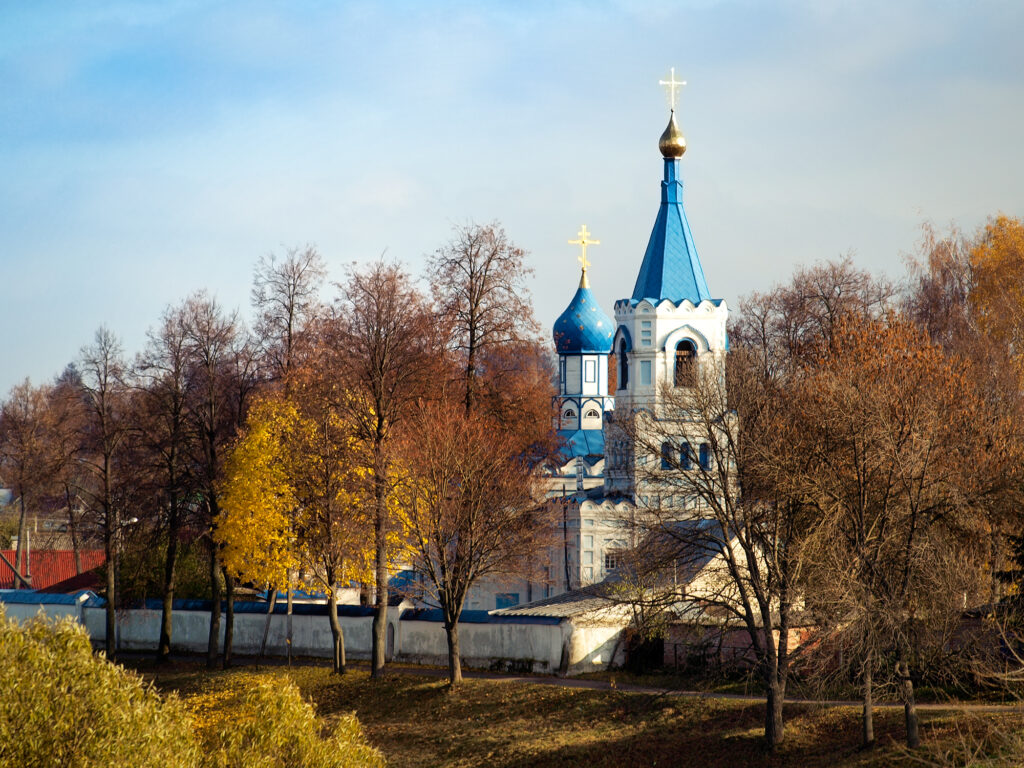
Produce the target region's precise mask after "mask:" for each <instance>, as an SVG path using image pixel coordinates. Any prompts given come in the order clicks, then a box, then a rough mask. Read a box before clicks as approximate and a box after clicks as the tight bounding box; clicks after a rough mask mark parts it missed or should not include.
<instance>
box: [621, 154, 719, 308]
mask: <svg viewBox="0 0 1024 768" xmlns="http://www.w3.org/2000/svg"><path fill="white" fill-rule="evenodd" d="M678 169H679V161H678V160H676V159H671V158H665V177H664V180H663V181H662V182H661V208H659V209H658V217H657V218H656V219H655V220H654V229H653V230H652V231H651V239H650V241H648V243H647V251H646V252H645V253H644V260H643V264H641V265H640V274H639V275H637V278H636V285H635V286H634V287H633V296H632V298H631V299H630V302H631V303H632V304H634V305H636V304H638V303H639V302H641V301H643V300H644V299H647V300H648V301H650V302H652V303H654V304H656V303H658V302H659V301H661V300H662V299H668V300H670V301H672V302H673V303H675V304H678V303H679V302H681V301H682V300H683V299H689V300H690V301H691V302H693V303H694V304H699V303H700V302H702V301H704V300H705V299H710V298H711V293H710V291H708V284H707V281H706V280H705V279H704V270H703V269H702V268H701V265H700V258H699V257H698V256H697V247H696V246H695V245H694V244H693V235H692V234H690V224H689V222H688V221H687V220H686V212H685V211H684V210H683V183H682V181H680V180H679V178H678Z"/></svg>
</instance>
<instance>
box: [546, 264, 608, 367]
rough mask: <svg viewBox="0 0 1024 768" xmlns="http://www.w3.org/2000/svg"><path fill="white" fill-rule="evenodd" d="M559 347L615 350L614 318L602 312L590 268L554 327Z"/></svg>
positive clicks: (577, 350) (571, 351)
mask: <svg viewBox="0 0 1024 768" xmlns="http://www.w3.org/2000/svg"><path fill="white" fill-rule="evenodd" d="M553 335H554V338H555V348H556V349H557V350H558V354H560V355H566V354H574V353H581V352H597V353H600V354H604V355H606V354H608V353H609V352H611V351H612V337H613V336H614V335H615V326H614V325H613V323H612V321H611V318H609V317H608V315H606V314H605V313H604V312H602V311H601V307H600V306H598V303H597V299H596V298H595V297H594V294H593V293H591V291H590V282H589V281H588V280H587V273H586V271H584V272H583V277H582V278H580V287H579V289H578V290H577V291H576V295H575V296H573V297H572V301H570V302H569V306H568V307H566V308H565V312H563V313H562V314H561V315H559V317H558V319H557V320H556V321H555V328H554V334H553Z"/></svg>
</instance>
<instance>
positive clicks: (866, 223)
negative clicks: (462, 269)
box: [0, 0, 1024, 397]
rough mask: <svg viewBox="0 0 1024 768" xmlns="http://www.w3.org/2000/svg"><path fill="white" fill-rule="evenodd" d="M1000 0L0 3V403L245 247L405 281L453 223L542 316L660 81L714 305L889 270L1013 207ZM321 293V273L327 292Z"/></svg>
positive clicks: (1015, 5) (242, 306)
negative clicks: (850, 266)
mask: <svg viewBox="0 0 1024 768" xmlns="http://www.w3.org/2000/svg"><path fill="white" fill-rule="evenodd" d="M1021 29H1024V3H1019V2H985V1H984V0H979V1H978V2H972V3H963V2H954V1H953V0H922V1H921V2H912V1H909V0H908V1H907V2H902V1H901V0H889V2H873V1H872V0H866V1H865V2H838V1H837V0H815V1H814V2H809V1H808V2H796V1H793V2H752V1H748V2H716V1H715V0H690V1H688V2H668V0H665V1H663V2H639V1H633V0H618V1H613V0H608V1H605V2H601V1H599V0H595V1H588V2H558V1H557V0H545V1H543V2H542V1H537V2H533V1H531V0H522V1H520V2H509V3H505V2H476V3H470V2H427V1H426V0H420V1H419V2H301V1H299V0H296V1H295V2H288V3H280V2H260V0H249V1H248V2H244V3H243V2H237V3H233V2H194V1H186V0H163V1H162V2H160V3H153V2H148V1H147V2H101V1H99V0H97V1H95V2H89V3H68V2H47V1H46V0H34V1H33V2H31V3H26V2H20V1H19V0H0V285H2V297H0V397H2V396H3V393H5V392H7V391H8V390H9V389H10V388H11V386H13V385H15V384H16V383H18V382H20V381H22V380H23V379H25V378H26V377H30V378H31V379H32V380H33V381H34V382H36V383H40V382H44V381H47V380H49V379H51V378H52V377H53V376H55V375H56V374H58V373H59V372H60V371H61V370H62V369H63V368H64V367H65V365H66V364H68V363H69V362H71V361H73V360H74V359H75V358H76V356H77V355H78V353H79V350H80V349H81V347H82V346H83V345H86V344H88V343H90V342H91V340H92V338H93V334H94V332H95V330H96V329H97V328H98V327H99V326H100V325H102V324H105V325H107V326H108V327H109V328H111V329H112V330H113V331H114V332H115V333H116V334H117V335H118V336H120V338H121V339H122V343H123V345H124V348H125V351H126V353H127V354H128V355H129V357H130V356H132V355H134V354H135V353H136V352H138V351H140V350H141V349H142V348H143V346H144V344H145V339H146V331H147V329H149V328H151V327H152V326H154V325H155V324H156V322H157V320H158V318H159V317H160V314H161V312H162V311H163V310H164V308H165V307H167V306H168V305H172V304H177V303H179V302H180V301H182V300H183V299H184V298H185V297H186V296H188V295H189V294H190V293H192V292H193V291H196V290H198V289H207V290H208V291H209V292H210V293H212V294H214V295H215V296H216V297H217V298H218V300H219V301H220V302H221V303H222V304H223V305H224V306H226V307H228V308H235V307H237V308H238V309H239V310H240V312H241V314H242V316H243V317H249V315H250V312H251V310H250V304H249V292H250V288H251V282H252V271H253V266H254V264H255V262H256V260H257V258H259V257H260V256H261V255H266V254H271V253H277V254H282V253H284V252H285V250H287V249H288V248H290V247H296V246H298V247H304V246H305V245H307V244H311V245H314V246H316V247H317V248H318V249H319V251H320V252H321V253H322V254H323V255H324V257H325V259H326V260H327V263H328V266H329V269H330V278H331V280H333V281H341V280H344V277H345V274H346V270H347V269H349V268H351V266H352V265H353V264H366V263H368V262H371V261H373V260H375V259H377V258H379V257H380V256H381V255H382V254H383V255H384V256H385V258H389V259H393V260H397V261H400V262H402V263H404V264H405V266H406V267H407V268H408V269H409V270H410V272H412V273H413V274H416V275H419V274H422V271H423V267H424V264H425V259H426V257H427V256H428V255H429V254H431V253H432V252H433V251H435V250H436V249H437V248H439V247H440V246H442V245H444V244H445V243H446V242H447V241H448V240H449V239H450V238H451V237H452V229H453V227H455V226H459V225H464V224H467V223H473V222H475V223H481V224H484V223H489V222H493V221H497V222H500V223H501V224H502V225H503V226H504V227H505V230H506V232H507V233H508V235H509V237H510V238H511V239H512V240H513V241H514V242H515V243H516V244H518V245H520V246H521V247H523V248H525V249H526V250H527V251H528V252H529V256H528V258H527V262H528V264H529V265H530V266H531V267H532V269H533V270H534V274H533V276H532V277H531V278H530V290H531V292H532V297H533V301H534V306H535V310H536V315H537V318H538V320H539V321H540V322H541V324H542V325H543V326H544V328H545V329H549V328H550V327H551V326H552V324H553V323H554V320H555V318H556V317H557V316H558V315H559V314H560V313H561V311H562V310H563V309H564V308H565V306H566V305H567V304H568V302H569V300H570V299H571V297H572V295H573V293H574V291H575V289H576V284H577V281H578V276H579V265H578V263H577V261H576V256H577V253H578V248H577V247H576V246H572V245H569V244H568V242H567V241H568V240H570V239H574V238H575V235H576V232H577V231H578V230H579V227H580V225H581V224H583V223H585V224H586V225H587V226H588V228H589V230H590V232H591V233H592V234H593V236H594V237H595V238H597V239H599V240H600V241H601V245H599V246H594V247H592V248H590V249H589V250H588V256H590V258H591V261H592V266H591V269H590V274H591V285H592V288H593V290H594V292H595V293H596V295H597V296H598V298H599V299H600V300H601V302H602V305H603V307H604V309H605V311H606V312H608V313H609V314H611V313H612V304H613V302H614V301H615V300H616V299H619V298H623V297H627V296H629V295H630V294H631V293H632V287H633V283H634V282H635V280H636V274H637V271H638V270H639V267H640V262H641V259H642V257H643V253H644V249H645V247H646V244H647V239H648V237H649V235H650V229H651V226H652V225H653V223H654V218H655V215H656V213H657V209H658V203H659V199H660V198H659V194H660V181H661V173H662V162H661V157H660V155H659V153H658V150H657V141H658V137H659V136H660V134H661V132H662V130H663V129H664V128H665V124H666V122H667V119H668V104H667V97H666V95H665V92H664V89H662V88H660V87H659V85H658V81H659V80H660V79H664V78H666V77H667V75H668V72H669V68H670V67H675V71H676V74H677V76H679V77H681V78H682V79H684V80H686V81H687V83H688V84H687V86H686V87H685V88H684V89H683V90H682V93H681V96H680V99H679V105H678V108H677V115H678V122H679V125H680V127H681V129H682V130H683V133H684V134H685V136H686V139H687V143H688V151H687V153H686V155H685V157H684V158H683V160H682V166H681V173H682V177H683V181H684V185H685V204H686V211H687V215H688V217H689V221H690V226H691V228H692V231H693V235H694V240H695V242H696V245H697V249H698V251H699V253H700V258H701V262H702V264H703V266H704V272H705V275H706V277H707V281H708V285H709V286H710V289H711V292H712V294H713V295H715V296H716V297H721V298H724V299H725V300H726V301H727V302H728V304H729V305H730V306H732V307H734V308H735V307H736V306H737V305H738V300H739V299H740V298H741V297H742V296H744V295H746V294H749V293H750V292H751V291H757V290H767V289H769V288H771V287H772V285H774V284H776V283H778V282H783V281H786V280H787V279H788V278H789V277H790V276H791V274H792V272H793V270H794V269H795V268H796V267H797V266H799V265H806V264H811V263H813V262H816V261H819V260H824V259H831V258H835V257H838V256H840V255H843V254H847V253H849V254H851V255H852V257H853V259H854V261H855V263H856V264H857V265H859V266H862V267H864V268H867V269H871V270H875V271H880V272H884V273H886V274H888V275H889V276H890V277H896V278H898V277H900V276H901V275H902V274H903V264H904V259H905V257H906V255H908V254H911V253H913V252H914V250H915V247H916V244H917V243H918V241H919V239H920V233H921V226H922V224H923V223H924V222H933V223H934V224H936V225H937V226H939V227H940V228H942V229H945V228H947V227H948V226H950V225H951V224H954V223H955V224H956V225H958V226H960V227H962V228H964V229H966V230H968V231H972V230H974V229H975V228H977V227H979V226H982V225H983V224H984V222H985V221H986V218H987V217H988V216H990V215H994V214H996V213H998V212H1004V213H1007V214H1010V215H1014V216H1019V215H1021V214H1024V181H1022V180H1024V144H1022V141H1021V127H1022V126H1024V46H1021V45H1020V43H1019V35H1020V30H1021ZM334 293H335V290H334V288H333V287H332V288H330V289H329V290H328V291H327V295H326V296H325V298H328V299H329V298H331V297H332V296H333V295H334Z"/></svg>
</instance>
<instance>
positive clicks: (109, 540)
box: [103, 512, 117, 661]
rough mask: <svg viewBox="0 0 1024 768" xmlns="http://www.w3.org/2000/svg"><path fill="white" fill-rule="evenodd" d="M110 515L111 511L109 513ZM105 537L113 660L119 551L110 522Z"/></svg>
mask: <svg viewBox="0 0 1024 768" xmlns="http://www.w3.org/2000/svg"><path fill="white" fill-rule="evenodd" d="M107 514H108V515H109V512H108V513H107ZM104 533H105V535H104V537H103V548H104V550H105V552H104V553H103V554H104V555H105V556H106V558H107V641H106V651H107V658H108V659H110V660H111V661H113V660H114V659H115V658H116V657H117V614H116V611H117V606H116V605H115V598H116V594H115V580H114V574H115V572H116V570H117V560H116V558H117V551H116V547H115V545H114V536H116V535H117V530H116V528H114V527H113V526H111V525H110V524H109V522H108V524H107V526H106V531H105V532H104Z"/></svg>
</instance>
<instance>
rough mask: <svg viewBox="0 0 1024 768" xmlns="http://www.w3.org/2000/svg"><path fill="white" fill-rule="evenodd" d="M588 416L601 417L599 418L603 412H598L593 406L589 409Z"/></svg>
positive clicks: (591, 417) (590, 417) (592, 417)
mask: <svg viewBox="0 0 1024 768" xmlns="http://www.w3.org/2000/svg"><path fill="white" fill-rule="evenodd" d="M586 418H588V419H599V418H601V414H600V413H598V412H597V411H595V410H594V409H593V408H591V409H590V410H589V411H587V416H586Z"/></svg>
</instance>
